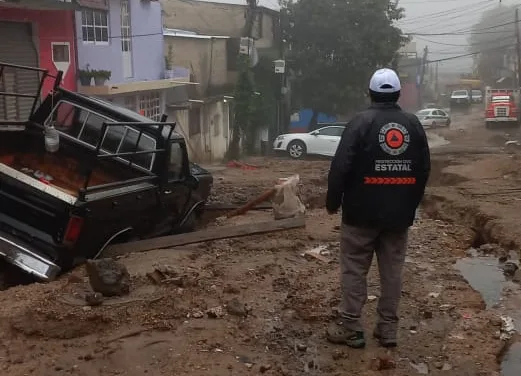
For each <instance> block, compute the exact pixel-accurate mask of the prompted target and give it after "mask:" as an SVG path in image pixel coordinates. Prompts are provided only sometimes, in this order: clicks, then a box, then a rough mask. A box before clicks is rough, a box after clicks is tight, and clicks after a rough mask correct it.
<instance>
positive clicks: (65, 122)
mask: <svg viewBox="0 0 521 376" xmlns="http://www.w3.org/2000/svg"><path fill="white" fill-rule="evenodd" d="M85 119H86V116H84V117H83V118H81V116H80V111H79V108H78V107H75V106H73V105H72V104H70V103H67V102H60V104H59V105H58V106H57V107H56V108H55V109H54V111H53V113H52V116H51V117H49V119H48V120H47V121H46V122H45V125H46V126H49V125H51V123H52V125H54V126H55V127H56V129H58V130H59V131H60V132H63V133H67V134H68V135H71V136H72V137H78V134H79V133H80V130H81V127H82V126H83V122H84V121H85Z"/></svg>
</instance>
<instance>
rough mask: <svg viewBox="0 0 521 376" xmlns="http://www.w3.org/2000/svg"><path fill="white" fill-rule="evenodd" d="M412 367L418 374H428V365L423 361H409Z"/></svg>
mask: <svg viewBox="0 0 521 376" xmlns="http://www.w3.org/2000/svg"><path fill="white" fill-rule="evenodd" d="M409 364H410V365H411V367H412V368H414V369H415V370H416V371H417V372H418V373H419V374H420V375H428V374H429V366H428V365H427V364H425V363H423V362H422V363H413V362H410V363H409Z"/></svg>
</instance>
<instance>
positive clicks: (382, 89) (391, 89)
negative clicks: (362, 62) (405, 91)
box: [369, 68, 402, 93]
mask: <svg viewBox="0 0 521 376" xmlns="http://www.w3.org/2000/svg"><path fill="white" fill-rule="evenodd" d="M369 89H370V90H372V91H374V92H377V93H396V92H397V91H400V90H401V89H402V86H401V84H400V79H399V78H398V75H397V74H396V72H395V71H393V70H392V69H389V68H383V69H378V70H377V71H376V72H374V74H373V77H371V81H370V82H369Z"/></svg>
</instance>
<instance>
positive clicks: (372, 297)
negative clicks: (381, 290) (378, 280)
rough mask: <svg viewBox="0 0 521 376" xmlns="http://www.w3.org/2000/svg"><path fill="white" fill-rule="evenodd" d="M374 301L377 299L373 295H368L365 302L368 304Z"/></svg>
mask: <svg viewBox="0 0 521 376" xmlns="http://www.w3.org/2000/svg"><path fill="white" fill-rule="evenodd" d="M376 299H378V297H377V296H375V295H369V296H368V297H367V301H368V302H374V301H375V300H376Z"/></svg>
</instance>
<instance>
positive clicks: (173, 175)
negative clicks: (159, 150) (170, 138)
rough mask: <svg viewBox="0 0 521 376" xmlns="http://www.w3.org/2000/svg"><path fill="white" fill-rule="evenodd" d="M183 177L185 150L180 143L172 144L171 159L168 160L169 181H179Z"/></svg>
mask: <svg viewBox="0 0 521 376" xmlns="http://www.w3.org/2000/svg"><path fill="white" fill-rule="evenodd" d="M182 176H183V148H182V147H181V144H179V143H178V142H172V143H171V144H170V158H169V160H168V179H169V180H179V179H181V177H182Z"/></svg>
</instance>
